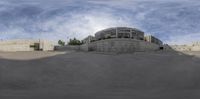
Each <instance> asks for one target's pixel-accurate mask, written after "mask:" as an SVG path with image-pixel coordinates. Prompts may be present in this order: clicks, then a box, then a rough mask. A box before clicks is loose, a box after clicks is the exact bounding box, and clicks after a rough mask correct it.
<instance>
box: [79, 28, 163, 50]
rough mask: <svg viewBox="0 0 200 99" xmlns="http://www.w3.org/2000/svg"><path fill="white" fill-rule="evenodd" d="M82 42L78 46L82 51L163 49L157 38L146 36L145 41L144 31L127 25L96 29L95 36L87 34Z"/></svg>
mask: <svg viewBox="0 0 200 99" xmlns="http://www.w3.org/2000/svg"><path fill="white" fill-rule="evenodd" d="M147 41H148V42H147ZM83 43H84V44H83V45H81V46H80V50H83V51H98V52H119V53H121V52H122V53H129V52H136V51H156V50H163V49H164V48H163V46H162V41H160V40H159V39H157V38H155V37H153V36H147V37H146V41H145V40H144V32H142V31H141V30H139V29H136V28H129V27H113V28H108V29H104V30H101V31H98V32H96V33H95V37H93V36H88V37H87V38H85V39H83Z"/></svg>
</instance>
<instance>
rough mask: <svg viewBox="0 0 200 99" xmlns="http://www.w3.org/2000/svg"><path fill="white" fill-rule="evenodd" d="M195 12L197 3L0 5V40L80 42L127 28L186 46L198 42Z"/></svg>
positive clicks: (26, 0) (10, 0)
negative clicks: (101, 32) (106, 31)
mask: <svg viewBox="0 0 200 99" xmlns="http://www.w3.org/2000/svg"><path fill="white" fill-rule="evenodd" d="M199 12H200V2H199V1H198V0H193V1H191V0H190V1H189V0H168V1H166V0H123V1H122V0H101V1H100V0H87V1H85V0H84V1H83V0H56V1H55V0H7V1H5V0H1V1H0V21H1V23H0V39H15V38H31V39H39V38H42V39H50V40H58V39H63V40H68V39H69V38H73V37H78V38H80V39H82V38H84V37H86V36H87V35H89V34H91V35H93V34H94V33H95V32H96V31H98V30H101V29H104V28H108V27H115V26H129V27H136V28H139V29H141V30H143V31H144V32H146V33H147V34H152V35H155V36H156V37H158V38H160V39H161V40H163V41H164V42H166V43H170V44H171V43H181V42H185V41H187V42H190V41H192V38H194V36H197V37H195V38H196V39H195V40H199V39H198V36H199V35H198V34H199V31H200V24H199V23H200V20H199V17H200V14H199ZM181 38H184V39H185V41H181V40H183V39H181ZM199 38H200V37H199ZM177 39H180V40H179V41H176V40H177ZM190 39H191V40H190ZM185 43H186V42H185Z"/></svg>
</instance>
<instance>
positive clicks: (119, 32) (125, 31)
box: [95, 27, 144, 40]
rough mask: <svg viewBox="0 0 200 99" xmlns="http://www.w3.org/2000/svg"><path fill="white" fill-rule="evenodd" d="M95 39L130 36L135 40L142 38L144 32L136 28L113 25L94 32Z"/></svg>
mask: <svg viewBox="0 0 200 99" xmlns="http://www.w3.org/2000/svg"><path fill="white" fill-rule="evenodd" d="M95 38H96V40H102V39H109V38H131V39H137V40H143V39H144V32H142V31H140V30H138V29H136V28H128V27H115V28H108V29H104V30H101V31H99V32H97V33H96V34H95Z"/></svg>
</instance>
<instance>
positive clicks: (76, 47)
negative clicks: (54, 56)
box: [55, 45, 80, 51]
mask: <svg viewBox="0 0 200 99" xmlns="http://www.w3.org/2000/svg"><path fill="white" fill-rule="evenodd" d="M55 50H57V51H68V50H76V51H78V50H80V46H79V45H76V46H73V45H66V46H56V48H55Z"/></svg>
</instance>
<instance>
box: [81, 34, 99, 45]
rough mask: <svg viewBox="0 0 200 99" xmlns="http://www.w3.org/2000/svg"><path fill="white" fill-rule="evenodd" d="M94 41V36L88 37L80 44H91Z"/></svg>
mask: <svg viewBox="0 0 200 99" xmlns="http://www.w3.org/2000/svg"><path fill="white" fill-rule="evenodd" d="M95 40H96V38H95V37H94V36H91V35H89V36H88V37H86V38H85V39H83V40H82V42H83V43H84V44H85V43H90V42H93V41H95Z"/></svg>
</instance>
